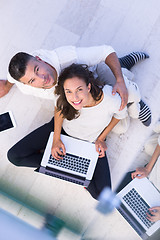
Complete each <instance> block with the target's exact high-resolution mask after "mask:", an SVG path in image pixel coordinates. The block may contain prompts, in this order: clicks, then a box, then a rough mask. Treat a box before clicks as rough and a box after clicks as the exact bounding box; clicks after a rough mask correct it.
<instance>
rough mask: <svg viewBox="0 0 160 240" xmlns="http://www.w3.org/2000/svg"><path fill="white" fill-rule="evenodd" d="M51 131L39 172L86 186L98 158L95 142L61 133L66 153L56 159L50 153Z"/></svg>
mask: <svg viewBox="0 0 160 240" xmlns="http://www.w3.org/2000/svg"><path fill="white" fill-rule="evenodd" d="M53 134H54V133H53V132H51V134H50V136H49V139H48V142H47V146H46V149H45V152H44V155H43V158H42V162H41V167H40V168H39V170H38V171H39V172H41V173H44V174H47V175H50V176H53V177H57V178H60V179H63V180H66V181H69V182H73V183H76V184H79V185H83V186H86V187H87V186H88V185H89V183H90V181H91V179H92V176H93V173H94V170H95V167H96V163H97V160H98V152H96V149H95V144H93V143H90V142H87V141H82V140H79V139H76V138H73V137H69V136H66V135H63V134H61V140H62V142H63V143H64V145H65V148H66V155H65V156H64V157H63V159H61V160H56V159H54V158H53V157H52V155H51V146H52V142H53Z"/></svg>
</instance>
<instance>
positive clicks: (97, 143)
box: [95, 138, 107, 158]
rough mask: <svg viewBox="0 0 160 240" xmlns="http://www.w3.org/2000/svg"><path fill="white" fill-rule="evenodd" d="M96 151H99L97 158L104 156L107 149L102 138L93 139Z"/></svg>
mask: <svg viewBox="0 0 160 240" xmlns="http://www.w3.org/2000/svg"><path fill="white" fill-rule="evenodd" d="M95 147H96V151H97V152H98V153H99V158H102V157H104V156H105V151H106V150H107V146H106V143H105V141H104V140H100V139H98V138H97V140H96V141H95Z"/></svg>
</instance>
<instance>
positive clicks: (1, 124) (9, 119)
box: [0, 111, 16, 132]
mask: <svg viewBox="0 0 160 240" xmlns="http://www.w3.org/2000/svg"><path fill="white" fill-rule="evenodd" d="M15 127H16V122H15V120H14V117H13V114H12V112H11V111H8V112H5V113H2V114H0V132H2V131H5V130H7V129H10V128H15Z"/></svg>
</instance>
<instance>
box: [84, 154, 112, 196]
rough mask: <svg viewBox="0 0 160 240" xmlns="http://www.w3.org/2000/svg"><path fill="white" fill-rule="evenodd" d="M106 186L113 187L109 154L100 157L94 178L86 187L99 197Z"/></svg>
mask: <svg viewBox="0 0 160 240" xmlns="http://www.w3.org/2000/svg"><path fill="white" fill-rule="evenodd" d="M105 187H110V188H111V178H110V170H109V165H108V160H107V156H105V157H103V158H99V159H98V161H97V165H96V168H95V171H94V174H93V178H92V180H91V183H90V184H89V186H88V187H87V188H86V189H87V190H88V191H89V193H90V194H91V195H92V197H93V198H95V199H97V198H98V196H99V194H100V193H101V191H102V190H103V189H104V188H105Z"/></svg>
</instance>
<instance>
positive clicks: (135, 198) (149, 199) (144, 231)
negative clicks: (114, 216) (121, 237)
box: [117, 178, 160, 239]
mask: <svg viewBox="0 0 160 240" xmlns="http://www.w3.org/2000/svg"><path fill="white" fill-rule="evenodd" d="M117 196H118V197H119V198H120V200H121V205H120V207H118V208H117V210H118V211H119V212H120V213H121V214H122V216H123V217H124V218H125V219H126V220H127V221H128V223H129V224H130V225H131V226H132V227H133V228H134V229H135V230H136V232H137V233H138V234H139V236H140V237H141V238H142V239H147V238H148V237H149V236H151V235H152V234H153V233H155V232H156V231H157V230H158V229H159V228H160V220H159V221H157V222H155V223H153V222H150V221H149V220H148V219H147V218H146V212H148V208H150V207H157V206H160V192H159V191H158V190H157V189H156V187H155V186H154V185H153V184H152V183H151V182H150V181H149V180H148V178H142V179H137V178H135V179H134V180H132V181H131V182H130V183H129V184H128V185H126V186H125V187H124V188H123V189H122V190H121V191H120V192H119V193H118V194H117Z"/></svg>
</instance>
